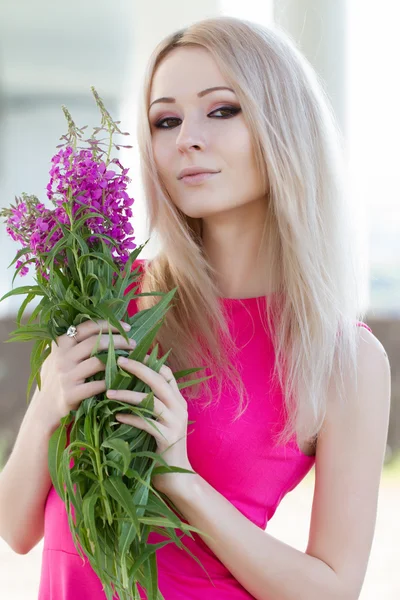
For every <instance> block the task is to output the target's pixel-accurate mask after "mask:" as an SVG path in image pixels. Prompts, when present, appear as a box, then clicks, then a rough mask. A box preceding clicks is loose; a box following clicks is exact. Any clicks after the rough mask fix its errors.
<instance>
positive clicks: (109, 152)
mask: <svg viewBox="0 0 400 600" xmlns="http://www.w3.org/2000/svg"><path fill="white" fill-rule="evenodd" d="M107 126H108V132H109V134H110V143H109V145H108V152H107V165H108V162H109V160H110V155H111V149H112V137H113V132H112V131H111V127H110V123H108V124H107Z"/></svg>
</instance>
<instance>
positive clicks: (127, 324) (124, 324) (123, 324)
mask: <svg viewBox="0 0 400 600" xmlns="http://www.w3.org/2000/svg"><path fill="white" fill-rule="evenodd" d="M122 327H123V328H124V329H125V331H129V330H130V329H131V325H129V323H122Z"/></svg>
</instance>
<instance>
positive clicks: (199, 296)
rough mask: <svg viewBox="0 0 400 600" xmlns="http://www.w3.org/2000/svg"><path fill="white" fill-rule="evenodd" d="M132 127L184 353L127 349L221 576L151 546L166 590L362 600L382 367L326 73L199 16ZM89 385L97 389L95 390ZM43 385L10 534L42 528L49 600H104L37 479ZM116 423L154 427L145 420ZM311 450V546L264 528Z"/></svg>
mask: <svg viewBox="0 0 400 600" xmlns="http://www.w3.org/2000/svg"><path fill="white" fill-rule="evenodd" d="M138 139H139V145H140V151H141V158H142V169H143V171H142V173H143V180H144V185H145V197H146V201H147V204H148V212H149V216H150V229H151V233H152V234H153V235H157V236H158V237H159V239H160V242H161V251H160V252H159V253H158V254H157V256H155V257H154V258H153V259H152V260H151V261H148V262H146V261H138V263H139V264H140V266H141V267H142V278H141V283H142V289H143V291H150V290H161V291H168V290H170V289H171V288H172V287H174V286H178V294H177V296H176V299H175V301H174V307H173V308H172V309H171V310H170V311H169V312H168V315H167V319H166V322H165V324H164V327H163V328H161V331H160V333H159V337H158V340H157V341H158V342H159V343H160V345H161V347H162V348H164V350H165V349H167V348H169V347H173V349H174V351H173V353H172V354H171V355H170V361H169V367H170V368H169V369H168V368H165V369H164V370H163V372H162V373H160V374H156V373H154V372H153V371H151V370H150V369H149V368H148V367H146V365H145V364H140V363H137V362H135V361H128V363H127V364H125V365H124V369H126V371H127V372H130V373H132V374H135V375H138V376H139V377H140V378H142V379H143V381H145V382H146V383H148V384H149V385H150V386H151V387H152V389H153V390H154V392H155V396H156V404H155V408H156V410H157V413H158V415H159V416H158V422H159V428H160V430H161V432H162V434H163V437H160V436H159V437H157V438H156V439H157V447H158V450H159V451H160V452H164V454H163V456H164V458H165V459H166V460H168V461H169V463H170V464H173V465H177V466H182V467H184V468H190V469H192V470H193V471H195V475H188V474H173V475H171V474H169V475H158V476H157V478H156V479H155V480H154V482H153V483H154V485H155V487H156V488H157V489H158V490H159V491H161V492H163V493H164V494H166V496H168V498H169V499H170V500H171V502H172V503H173V504H174V505H175V507H177V508H178V509H179V510H180V511H181V513H182V514H183V515H184V517H185V519H186V520H187V521H188V522H189V523H191V524H192V525H194V526H196V527H197V528H199V529H200V530H202V531H203V532H205V533H206V534H208V536H209V537H206V536H204V537H202V536H198V535H195V536H194V539H190V538H188V537H186V538H185V544H186V546H187V547H188V548H189V549H190V550H191V552H192V553H193V554H194V555H195V556H196V557H197V558H199V559H200V561H201V562H202V564H203V566H204V567H205V569H206V571H207V574H208V576H207V574H206V573H205V572H204V570H203V569H202V568H201V567H200V566H199V564H198V563H197V562H196V561H194V560H193V559H192V558H191V557H190V556H189V555H188V554H187V553H185V552H183V551H182V550H180V549H179V548H177V547H176V546H175V545H174V544H168V545H167V546H165V547H163V548H161V549H160V550H158V551H157V564H158V575H159V587H160V591H161V592H162V594H163V596H164V598H165V599H166V600H183V599H193V600H204V599H207V600H214V599H215V600H228V599H229V600H245V599H250V598H256V599H257V600H302V599H304V600H305V599H306V600H322V599H323V600H328V599H329V600H336V599H337V600H355V599H356V598H358V597H359V594H360V590H361V587H362V583H363V580H364V577H365V572H366V568H367V563H368V557H369V554H370V549H371V543H372V539H373V533H374V526H375V517H376V508H377V498H378V489H379V481H380V475H381V470H382V465H383V459H384V453H385V445H386V437H387V428H388V418H389V404H390V366H389V362H388V358H387V355H386V353H385V350H384V348H383V346H382V344H381V343H380V342H379V340H378V339H377V338H376V337H375V336H374V334H373V333H372V331H371V329H370V328H369V327H368V326H367V325H365V323H363V322H362V320H361V319H362V317H363V315H362V314H361V311H360V308H359V307H360V303H359V290H358V272H357V260H356V256H355V255H354V254H355V253H354V248H353V245H352V240H351V221H350V213H349V209H348V200H347V199H346V193H345V189H344V188H343V185H342V181H343V166H342V164H341V143H340V135H339V133H338V131H337V128H336V125H335V121H334V118H333V116H332V111H331V109H330V107H329V103H328V101H327V99H326V97H325V95H324V93H323V91H322V86H321V85H320V83H319V81H318V78H317V76H316V74H315V73H314V71H313V70H312V68H311V67H310V65H309V64H308V63H307V61H306V60H305V58H304V57H303V56H302V55H301V53H300V52H299V51H298V50H297V49H296V47H295V46H294V44H293V43H292V42H291V40H290V39H288V38H287V37H286V35H285V34H284V33H282V32H281V31H279V30H277V29H272V28H271V29H267V28H264V27H261V26H259V25H256V24H254V23H251V22H248V21H243V20H238V19H234V18H229V17H217V18H210V19H206V20H203V21H200V22H197V23H194V24H192V25H191V26H190V27H188V28H186V29H184V30H180V31H177V32H176V33H174V34H172V35H170V36H168V37H167V38H166V39H164V40H163V41H161V42H160V44H159V45H158V46H157V47H156V48H155V50H154V52H153V54H152V56H151V58H150V61H149V64H148V69H147V73H146V77H145V81H144V87H143V96H142V99H141V106H140V113H139V130H138ZM195 173H197V175H196V174H195ZM201 173H202V174H201ZM156 301H157V297H151V296H144V297H142V298H140V299H139V301H138V305H139V307H140V308H146V307H148V306H150V305H151V303H152V302H156ZM136 310H137V306H136V305H133V304H131V305H130V314H131V315H132V314H133V313H134V312H135V311H136ZM93 326H94V325H93V323H92V324H85V323H83V324H82V325H80V326H79V327H78V336H77V338H76V340H71V339H70V338H67V337H66V336H61V337H60V342H61V343H60V349H59V352H64V354H63V356H64V357H67V356H68V357H69V360H71V361H72V356H74V357H75V359H76V360H75V362H74V365H75V366H74V368H75V370H76V371H77V369H78V368H79V365H78V359H79V360H80V361H83V359H84V357H87V355H88V353H90V347H89V346H90V343H89V342H88V340H95V337H94V336H95V334H96V333H97V331H91V329H90V328H93ZM105 337H107V336H105ZM116 338H118V336H116ZM93 343H94V342H93ZM85 344H86V345H85ZM121 344H122V342H121ZM84 345H85V346H84ZM84 348H85V352H84ZM79 350H80V351H79ZM78 355H79V356H78ZM71 364H72V362H71ZM84 364H85V363H84V362H81V372H80V375H81V376H82V373H83V372H84V370H83V365H84ZM190 364H193V365H196V366H197V365H205V366H206V367H207V369H206V371H205V372H206V374H213V375H214V377H213V378H211V379H209V380H208V381H207V382H206V383H203V384H201V386H200V389H196V388H190V390H183V391H182V392H180V391H179V389H178V387H177V385H176V381H175V379H174V377H173V375H172V372H173V371H176V370H179V369H180V368H187V367H188V366H189V365H190ZM77 365H78V366H77ZM93 368H94V366H93ZM100 368H101V367H100V366H99V365H98V366H97V369H98V370H100ZM71 369H72V366H71ZM85 375H86V376H88V374H86V373H85ZM197 376H198V374H195V375H194V377H197ZM76 379H77V378H76ZM52 381H53V385H54V386H56V384H57V386H60V385H62V384H63V383H62V381H57V382H55V383H54V381H55V378H54V377H53V378H52ZM80 383H82V382H80ZM97 383H99V382H97ZM64 385H65V383H64ZM78 387H79V386H78V384H77V385H76V389H75V394H76V398H77V397H78V396H79V393H80V396H79V397H80V399H81V400H83V398H85V397H87V396H85V395H84V394H85V393H86V395H87V392H88V390H83V389H82V388H83V386H82V385H80V387H79V389H78ZM47 389H48V390H50V384H49V385H48V387H47ZM55 389H56V387H53V392H54V390H55ZM58 389H59V387H58ZM103 389H105V388H103ZM42 390H43V391H42V392H41V395H39V396H38V397H36V399H35V407H36V408H35V411H34V410H33V409H32V408H31V407H30V409H29V410H30V411H31V413H30V417H29V419H30V424H31V425H33V424H35V423H37V422H38V421H39V417H40V422H41V426H40V428H37V429H36V430H35V433H34V435H35V436H36V438H37V439H39V440H40V444H39V448H40V451H39V450H36V451H35V456H34V458H35V460H34V459H33V458H30V457H29V456H27V454H29V451H30V449H31V448H32V439H31V438H30V437H29V436H30V434H29V431H30V430H32V428H30V427H29V423H25V427H24V426H23V428H22V429H21V432H20V434H19V440H18V441H17V444H16V448H15V450H14V454H13V456H12V457H11V459H10V461H9V463H8V465H7V466H8V471H7V472H6V473H3V480H2V482H1V497H0V508H1V519H2V522H3V525H2V531H3V533H4V534H7V535H6V537H7V539H8V540H10V542H12V545H13V547H14V548H15V549H16V550H17V551H20V552H22V553H23V552H28V551H29V549H30V548H31V547H33V546H34V545H35V543H37V541H38V540H39V539H40V538H41V537H42V536H43V532H44V537H45V540H44V547H45V550H44V554H43V567H42V579H41V591H40V598H41V599H42V600H48V599H50V598H51V599H53V600H54V599H55V598H56V599H57V600H83V599H85V600H87V599H88V598H90V599H91V600H100V598H103V597H104V595H103V592H102V589H101V585H100V582H99V580H98V578H97V577H96V575H95V574H94V572H93V571H92V570H91V569H90V567H89V565H88V564H86V565H85V566H84V567H82V563H81V560H80V558H79V557H78V555H77V552H76V550H75V548H74V545H73V543H72V540H71V536H70V533H69V530H68V523H67V520H66V515H65V511H64V510H63V506H62V502H61V500H60V499H59V498H58V496H57V494H56V493H55V492H54V489H53V488H51V487H50V482H49V479H48V475H47V473H45V465H46V459H45V451H46V448H47V446H46V444H47V436H48V431H49V430H50V429H51V428H52V427H54V425H55V423H56V422H58V421H57V419H59V417H60V416H63V414H62V412H63V411H61V410H59V411H58V413H57V414H56V415H54V414H53V417H52V421H51V427H50V418H49V416H47V417H46V416H45V415H48V411H47V412H46V410H45V409H46V407H47V408H48V407H49V406H50V397H51V394H50V391H48V393H47V396H46V392H45V390H46V387H45V385H44V384H43V388H42ZM100 391H101V390H100ZM70 393H71V394H72V391H70ZM108 393H109V395H110V397H111V396H112V391H111V390H108ZM141 396H142V395H141V394H137V393H133V392H125V394H124V393H123V392H118V395H117V396H115V395H114V396H113V397H117V398H119V399H121V400H123V401H126V402H127V403H133V404H134V403H138V402H140V401H141V399H142V398H141ZM53 397H54V394H53ZM53 412H54V410H53ZM64 412H65V411H64ZM29 419H28V420H29ZM119 420H120V421H121V422H126V423H129V424H131V425H132V426H134V427H139V428H142V429H144V430H147V431H148V432H149V433H150V434H151V435H154V429H153V428H151V427H149V426H148V425H147V424H146V423H145V422H144V421H143V420H140V419H138V418H133V417H129V416H128V417H127V416H126V415H125V416H124V415H121V416H120V417H119ZM157 435H158V434H157ZM174 442H177V443H175V444H174V446H173V447H172V448H171V449H170V450H167V449H168V447H169V445H171V444H172V443H174ZM314 465H315V477H316V482H315V493H314V500H313V506H312V518H311V527H310V533H309V539H308V544H307V548H306V550H305V551H304V552H302V551H299V550H297V549H294V548H292V547H290V546H289V545H287V544H285V543H282V542H281V541H279V540H278V539H276V538H275V537H273V536H272V535H270V534H269V533H268V526H267V525H268V522H269V520H270V519H271V518H272V516H273V514H274V512H275V511H276V509H277V508H278V505H279V503H280V501H281V499H282V498H283V497H284V496H285V494H286V493H288V492H289V491H290V490H292V489H293V488H294V487H295V486H296V485H297V484H298V483H299V482H300V481H301V480H302V479H303V478H304V477H305V475H306V474H307V473H308V472H309V471H310V469H311V468H312V467H313V466H314ZM6 468H7V467H6ZM28 469H30V477H28V478H27V479H26V480H24V479H23V475H25V477H26V472H27V470H28ZM38 481H39V483H40V485H39V486H38V485H37V482H38ZM35 482H36V486H34V483H35ZM21 490H24V497H23V498H21V497H18V498H17V499H16V496H17V495H18V494H17V492H18V493H19V494H20V492H21ZM13 492H14V494H13ZM12 498H14V500H13V505H12V501H11V499H12ZM7 499H8V501H7ZM12 506H13V510H14V512H13V514H14V518H13V519H10V520H9V523H11V524H9V525H8V529H7V530H6V526H5V525H4V523H5V522H6V516H7V514H11V510H12ZM17 517H18V518H17ZM34 518H36V521H35V522H33V521H34ZM18 519H19V523H22V524H18V523H17V521H18ZM265 529H266V531H264V530H265ZM163 539H164V538H162V537H161V536H160V535H159V534H156V533H152V534H151V535H150V537H149V540H148V541H149V542H150V543H156V542H158V541H162V540H163ZM141 593H142V594H143V595H142V596H141V597H142V598H145V595H144V592H143V590H142V591H141Z"/></svg>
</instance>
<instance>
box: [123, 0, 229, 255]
mask: <svg viewBox="0 0 400 600" xmlns="http://www.w3.org/2000/svg"><path fill="white" fill-rule="evenodd" d="M219 12H220V11H219V2H218V0H203V1H202V2H199V3H197V2H187V1H185V0H169V1H168V2H164V1H163V0H156V1H154V0H153V1H150V2H135V5H134V14H133V22H132V38H133V44H132V60H131V68H130V69H128V72H127V80H126V88H125V90H124V93H123V94H122V97H123V99H124V100H123V103H122V106H121V112H120V120H121V125H122V127H123V131H129V133H130V134H131V135H130V137H126V138H125V140H126V141H124V142H122V143H123V144H124V145H125V144H129V145H133V146H134V148H133V149H132V150H125V149H121V151H120V153H121V154H120V156H121V161H123V164H124V166H126V167H129V168H130V171H129V176H130V177H131V179H132V183H131V184H130V189H129V193H130V195H131V196H132V197H133V198H134V199H135V202H134V204H133V206H132V212H133V220H132V224H133V227H134V229H135V238H136V239H135V242H136V244H137V245H139V244H141V243H143V242H144V241H146V240H147V238H148V237H149V236H148V228H147V225H148V224H147V214H146V210H145V204H144V197H143V188H142V182H141V177H140V173H139V153H138V149H137V147H136V117H137V99H138V92H139V89H140V86H141V85H142V80H143V74H144V70H145V67H146V64H147V61H148V58H149V57H150V54H151V52H152V51H153V49H154V48H155V47H156V45H157V44H158V43H159V42H160V41H161V40H162V39H163V38H164V37H165V36H166V35H168V34H169V33H172V32H174V31H176V30H177V29H180V28H182V27H185V26H187V25H190V23H192V22H194V21H198V20H201V19H205V18H207V17H213V16H216V15H218V14H219ZM156 242H157V241H156V240H154V241H152V242H149V244H147V246H146V248H145V249H144V251H143V253H142V254H141V257H142V258H151V257H152V256H154V254H155V253H156V252H157V250H158V248H157V243H156Z"/></svg>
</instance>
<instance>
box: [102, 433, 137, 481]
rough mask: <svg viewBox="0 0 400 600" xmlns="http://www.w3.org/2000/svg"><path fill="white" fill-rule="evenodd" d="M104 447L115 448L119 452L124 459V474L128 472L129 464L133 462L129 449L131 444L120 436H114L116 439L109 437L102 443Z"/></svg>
mask: <svg viewBox="0 0 400 600" xmlns="http://www.w3.org/2000/svg"><path fill="white" fill-rule="evenodd" d="M101 447H102V448H111V449H112V450H115V451H116V452H118V453H119V454H120V455H121V456H122V458H123V461H124V471H123V472H124V475H125V473H126V471H127V470H128V469H129V465H130V463H131V460H132V459H131V451H130V449H129V444H128V443H127V442H124V441H123V440H121V439H118V438H114V439H111V440H110V439H108V440H105V441H104V442H103V443H102V444H101Z"/></svg>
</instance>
